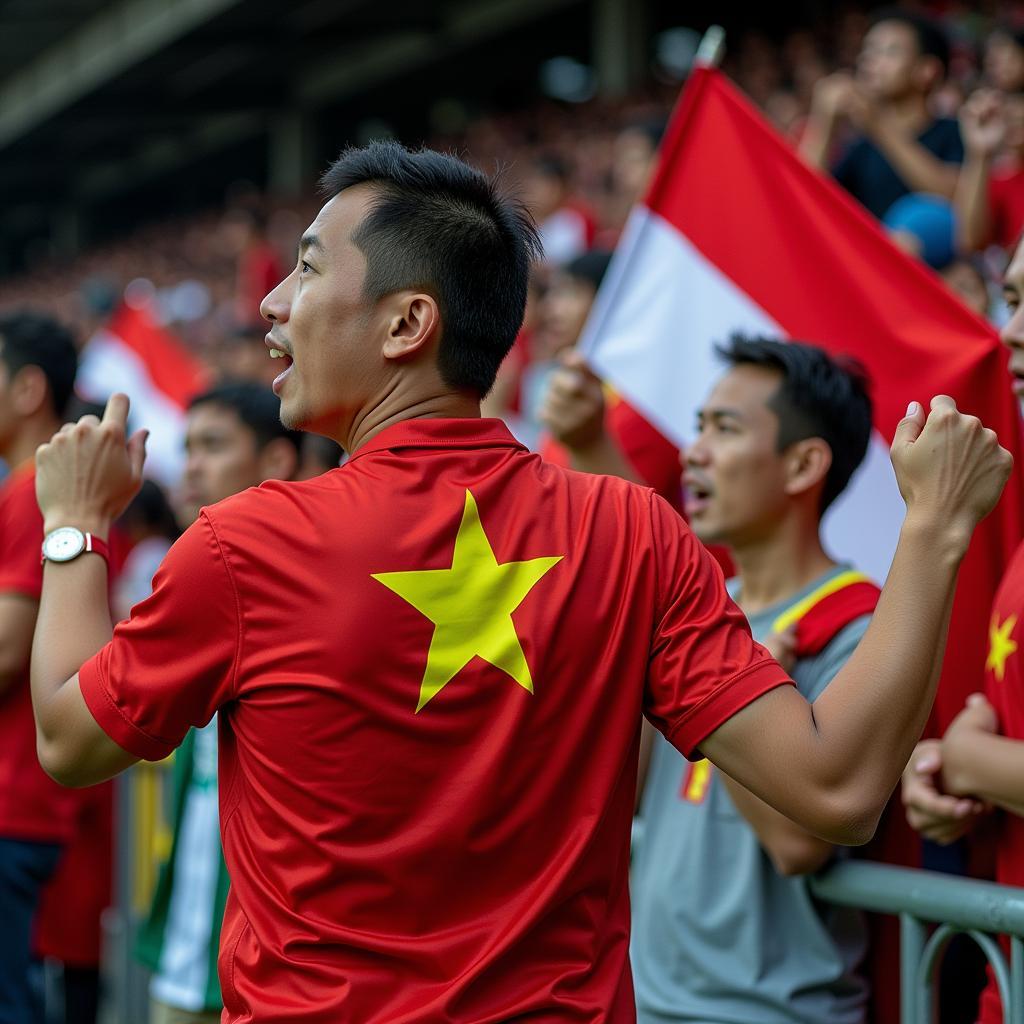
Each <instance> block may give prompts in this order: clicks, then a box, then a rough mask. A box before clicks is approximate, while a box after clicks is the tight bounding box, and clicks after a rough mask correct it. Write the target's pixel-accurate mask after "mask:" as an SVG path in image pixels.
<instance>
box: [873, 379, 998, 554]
mask: <svg viewBox="0 0 1024 1024" xmlns="http://www.w3.org/2000/svg"><path fill="white" fill-rule="evenodd" d="M890 456H891V458H892V465H893V469H894V470H895V471H896V480H897V483H898V484H899V488H900V493H901V494H902V495H903V500H904V501H905V502H906V503H907V519H908V521H910V520H911V519H913V520H916V521H923V522H926V523H928V524H929V525H932V526H942V527H943V528H946V529H949V530H950V531H952V532H953V533H954V534H955V535H956V536H957V537H958V538H959V539H960V540H962V542H963V543H964V546H965V547H966V542H967V541H968V540H969V539H970V535H971V533H973V531H974V528H975V527H976V526H977V525H978V523H979V522H981V520H982V519H984V518H985V516H987V515H988V514H989V512H991V511H992V509H993V508H994V507H995V504H996V502H997V501H998V500H999V496H1000V495H1001V494H1002V493H1003V487H1004V486H1005V485H1006V481H1007V479H1008V478H1009V476H1010V470H1011V469H1013V456H1012V455H1010V453H1009V452H1008V451H1007V450H1006V449H1005V448H1002V447H1001V446H1000V444H999V440H998V438H997V437H996V434H995V431H993V430H989V429H988V428H987V427H985V426H984V425H983V424H982V422H981V420H979V419H978V418H977V417H976V416H966V415H964V414H963V413H962V412H960V411H959V410H958V409H957V407H956V403H955V402H954V401H953V399H952V398H949V397H948V396H946V395H938V396H937V397H935V398H933V399H932V402H931V412H930V413H929V414H928V418H927V420H926V419H925V416H924V411H923V410H922V409H921V407H920V405H918V403H917V402H914V403H912V404H911V408H910V409H908V410H907V415H906V417H904V419H902V420H901V421H900V423H899V426H898V427H897V428H896V435H895V437H894V438H893V442H892V448H891V450H890Z"/></svg>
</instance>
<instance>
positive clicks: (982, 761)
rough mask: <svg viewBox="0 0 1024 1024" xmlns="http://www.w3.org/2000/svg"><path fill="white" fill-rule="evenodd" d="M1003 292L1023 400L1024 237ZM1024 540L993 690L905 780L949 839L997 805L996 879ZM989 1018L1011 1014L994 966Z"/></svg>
mask: <svg viewBox="0 0 1024 1024" xmlns="http://www.w3.org/2000/svg"><path fill="white" fill-rule="evenodd" d="M1003 297H1004V299H1005V301H1006V304H1007V306H1008V307H1009V309H1010V312H1011V317H1010V319H1009V320H1008V321H1007V323H1006V325H1005V326H1004V327H1003V329H1002V332H1001V337H1002V339H1003V342H1004V343H1005V344H1006V346H1007V347H1008V348H1009V349H1010V373H1011V374H1012V376H1013V378H1014V388H1015V390H1016V391H1017V394H1018V396H1019V397H1020V398H1021V399H1022V401H1024V302H1022V299H1024V242H1021V243H1020V244H1018V246H1017V251H1016V253H1015V255H1014V257H1013V259H1012V260H1011V262H1010V265H1009V266H1008V267H1007V269H1006V275H1005V277H1004V280H1003ZM1021 619H1024V545H1021V547H1020V548H1018V549H1017V551H1016V553H1015V554H1014V556H1013V558H1012V559H1011V560H1010V564H1009V565H1008V566H1007V569H1006V573H1005V575H1004V576H1003V580H1002V583H1001V584H1000V585H999V590H998V591H997V592H996V596H995V599H994V600H993V602H992V617H991V620H990V623H989V633H988V636H989V652H988V658H987V659H986V661H985V693H984V694H980V693H978V694H973V695H972V696H971V697H969V698H968V701H967V706H966V707H965V708H964V710H963V711H961V712H960V714H959V715H958V716H957V717H956V718H955V719H954V720H953V722H952V724H951V725H950V726H949V728H948V729H947V730H946V733H945V735H944V736H943V737H942V739H941V740H924V741H922V742H921V743H920V744H918V747H917V749H916V750H915V751H914V756H913V757H912V758H911V759H910V763H909V765H908V766H907V771H906V774H905V776H904V780H903V802H904V803H905V804H906V806H907V819H908V820H909V821H910V824H911V825H912V826H913V827H914V828H916V829H917V830H918V831H919V832H921V834H922V835H924V836H926V837H927V838H929V839H932V840H934V841H935V842H938V843H942V844H944V845H945V844H948V843H952V842H954V841H956V840H957V839H959V838H960V837H961V836H963V835H964V834H966V833H967V832H968V831H969V830H970V829H971V828H972V827H973V826H974V825H975V824H976V823H977V821H978V820H979V819H980V818H981V817H983V816H985V815H987V814H988V813H989V812H991V811H993V810H995V811H997V812H1000V813H999V821H998V826H997V828H998V831H997V834H996V881H997V882H1002V883H1003V884H1004V885H1016V886H1024V663H1022V653H1021V647H1020V645H1021V640H1022V636H1024V625H1022V624H1021V621H1020V620H1021ZM979 1014H980V1016H979V1021H980V1022H981V1024H1000V1022H1001V1021H1002V1020H1003V1012H1002V1006H1001V1004H1000V999H999V989H998V986H997V985H996V982H995V979H994V977H993V976H992V972H991V970H990V971H989V981H988V985H987V986H986V988H985V991H984V993H983V994H982V997H981V1008H980V1011H979Z"/></svg>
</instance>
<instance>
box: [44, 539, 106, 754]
mask: <svg viewBox="0 0 1024 1024" xmlns="http://www.w3.org/2000/svg"><path fill="white" fill-rule="evenodd" d="M86 529H91V532H93V533H95V534H97V535H98V536H101V537H105V536H106V535H107V530H108V529H109V527H107V528H106V529H104V528H103V525H102V524H100V525H97V526H95V527H89V526H87V527H86ZM112 633H113V627H112V624H111V619H110V607H109V604H108V600H107V563H106V561H105V559H103V558H101V557H100V556H99V555H94V554H84V555H81V556H79V557H78V558H76V559H75V560H74V561H73V562H68V563H65V564H54V563H49V562H48V563H47V565H46V567H45V569H44V571H43V592H42V597H41V599H40V602H39V615H38V617H37V619H36V629H35V639H34V641H33V644H32V703H33V707H34V708H35V715H36V725H37V728H38V731H39V734H40V737H41V739H43V740H44V741H47V740H51V739H53V733H54V731H55V728H56V727H57V724H58V723H57V722H56V721H55V716H54V714H53V713H52V711H51V709H52V707H53V703H54V697H55V696H56V695H57V693H58V692H59V691H60V689H61V687H62V686H63V685H64V684H65V682H67V680H68V679H70V678H71V677H72V676H74V675H75V674H76V673H77V672H78V670H79V669H80V668H81V667H82V665H83V664H84V663H85V662H86V661H88V660H89V658H91V657H92V656H93V655H94V654H95V653H96V652H97V651H99V650H100V649H101V648H102V647H103V646H104V645H105V644H106V643H107V641H108V640H110V637H111V635H112Z"/></svg>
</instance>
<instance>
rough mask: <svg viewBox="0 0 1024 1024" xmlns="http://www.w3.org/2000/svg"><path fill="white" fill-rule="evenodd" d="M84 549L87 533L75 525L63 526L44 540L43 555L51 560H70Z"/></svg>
mask: <svg viewBox="0 0 1024 1024" xmlns="http://www.w3.org/2000/svg"><path fill="white" fill-rule="evenodd" d="M84 550H85V534H84V533H82V531H81V530H76V529H75V528H74V527H73V526H62V527H61V528H60V529H59V530H54V531H53V532H52V533H48V534H47V535H46V539H45V540H44V541H43V555H44V556H45V557H46V558H47V559H49V561H51V562H70V561H71V559H72V558H77V557H78V556H79V555H80V554H81V553H82V552H83V551H84Z"/></svg>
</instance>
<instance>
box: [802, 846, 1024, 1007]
mask: <svg viewBox="0 0 1024 1024" xmlns="http://www.w3.org/2000/svg"><path fill="white" fill-rule="evenodd" d="M810 885H811V890H812V891H813V892H814V895H815V896H816V897H817V898H818V899H821V900H824V901H826V902H827V903H835V904H838V905H839V906H844V907H858V908H860V909H861V910H873V911H876V912H878V913H882V914H896V915H898V916H899V919H900V1021H901V1024H932V1022H933V1021H934V1010H935V1006H934V1003H935V985H934V978H935V971H936V968H937V967H938V964H939V962H940V961H941V959H942V954H943V953H944V952H945V950H946V946H947V945H948V944H949V941H950V939H952V938H953V936H954V935H956V934H958V933H961V932H962V933H964V934H966V935H969V936H970V937H971V938H972V939H974V941H975V942H976V943H977V944H978V945H979V946H980V947H981V949H982V951H983V952H984V953H985V956H986V957H988V960H989V963H990V964H991V965H992V969H993V973H994V974H995V978H996V983H997V984H998V985H999V994H1000V996H1001V998H1002V1001H1003V1012H1004V1017H1003V1020H1004V1024H1024V888H1021V889H1018V888H1016V887H1012V886H1006V885H995V884H993V883H992V882H979V881H975V880H974V879H969V878H956V877H953V876H951V875H943V874H939V873H938V872H936V871H917V870H913V869H911V868H897V867H890V866H888V865H886V864H872V863H870V862H868V861H855V860H851V861H844V862H843V863H841V864H836V865H835V866H833V867H831V868H829V869H828V870H827V871H824V872H822V874H820V875H817V876H815V877H814V878H811V879H810ZM930 924H937V925H938V927H937V928H936V929H935V930H934V931H932V933H931V935H929V934H928V926H929V925H930ZM998 934H1005V935H1008V936H1009V937H1010V963H1009V965H1007V963H1006V957H1005V956H1004V955H1003V951H1002V948H1001V947H1000V945H999V942H998V941H997V940H996V938H995V937H994V936H995V935H998Z"/></svg>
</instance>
